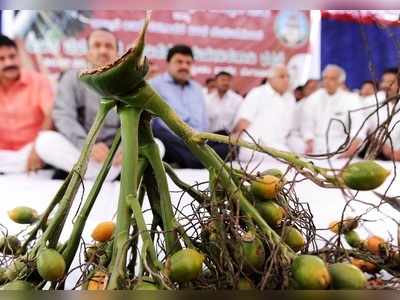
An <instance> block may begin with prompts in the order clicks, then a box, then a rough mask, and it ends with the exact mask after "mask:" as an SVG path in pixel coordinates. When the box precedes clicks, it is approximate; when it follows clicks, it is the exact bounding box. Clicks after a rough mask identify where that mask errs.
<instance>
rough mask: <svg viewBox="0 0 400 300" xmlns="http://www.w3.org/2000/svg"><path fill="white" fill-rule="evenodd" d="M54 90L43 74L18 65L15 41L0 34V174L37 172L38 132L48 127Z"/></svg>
mask: <svg viewBox="0 0 400 300" xmlns="http://www.w3.org/2000/svg"><path fill="white" fill-rule="evenodd" d="M52 105H53V92H52V88H51V85H50V82H49V81H48V80H47V78H45V77H44V76H43V75H41V74H39V73H37V72H34V71H28V70H25V69H23V68H22V67H21V60H20V54H19V52H18V47H17V44H16V43H15V42H14V41H13V40H11V39H10V38H8V37H6V36H4V35H0V120H1V121H0V173H22V172H30V171H36V170H38V169H40V168H42V167H43V165H44V163H43V161H42V160H41V159H40V157H39V156H38V154H37V147H36V141H37V136H38V134H39V132H41V131H42V130H46V129H50V128H51V127H52V122H51V109H52Z"/></svg>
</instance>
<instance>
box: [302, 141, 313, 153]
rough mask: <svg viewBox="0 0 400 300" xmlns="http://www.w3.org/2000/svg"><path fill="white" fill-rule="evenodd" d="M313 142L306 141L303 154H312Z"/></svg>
mask: <svg viewBox="0 0 400 300" xmlns="http://www.w3.org/2000/svg"><path fill="white" fill-rule="evenodd" d="M314 146H315V143H314V140H307V141H306V149H305V150H304V153H305V154H313V153H314V150H315V149H314Z"/></svg>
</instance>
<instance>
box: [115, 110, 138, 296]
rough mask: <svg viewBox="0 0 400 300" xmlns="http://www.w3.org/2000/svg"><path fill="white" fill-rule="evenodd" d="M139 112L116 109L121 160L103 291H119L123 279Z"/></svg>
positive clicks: (136, 151)
mask: <svg viewBox="0 0 400 300" xmlns="http://www.w3.org/2000/svg"><path fill="white" fill-rule="evenodd" d="M141 112H142V111H141V110H140V109H139V110H138V109H135V108H133V107H131V106H127V105H120V106H119V107H118V114H119V117H120V119H121V136H122V153H123V157H122V170H121V186H120V195H119V200H118V212H117V222H116V223H117V224H116V228H115V234H114V246H113V257H112V259H111V263H110V271H111V277H110V280H109V283H108V286H107V289H110V290H114V289H120V288H121V287H122V285H123V282H124V280H125V276H126V259H127V248H126V247H125V245H126V244H127V243H128V240H129V228H130V226H131V211H130V209H129V206H130V203H128V202H127V199H128V196H130V197H131V198H133V199H135V198H136V194H137V167H138V161H139V147H138V126H139V118H140V114H141ZM136 200H137V199H136ZM135 218H136V216H135ZM124 250H125V251H124Z"/></svg>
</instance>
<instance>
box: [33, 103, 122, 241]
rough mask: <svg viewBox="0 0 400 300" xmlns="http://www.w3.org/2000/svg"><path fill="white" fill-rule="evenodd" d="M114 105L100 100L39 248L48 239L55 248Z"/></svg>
mask: <svg viewBox="0 0 400 300" xmlns="http://www.w3.org/2000/svg"><path fill="white" fill-rule="evenodd" d="M114 106H115V102H114V101H113V100H109V99H103V100H102V101H101V102H100V106H99V110H98V111H97V114H96V117H95V120H94V123H93V125H92V127H91V128H90V131H89V133H88V136H87V138H86V141H85V145H84V146H83V149H82V151H81V155H80V157H79V160H78V162H77V163H76V165H75V166H74V167H73V169H72V171H71V172H72V173H73V175H72V178H71V181H70V183H69V185H68V188H67V190H66V191H65V194H64V196H63V198H62V199H61V201H60V204H59V207H58V210H57V212H56V214H55V216H54V219H53V220H52V222H51V224H49V226H48V228H47V229H46V231H45V232H44V234H43V236H42V238H41V240H40V242H39V248H41V247H45V246H46V241H49V245H48V247H50V248H55V247H56V246H57V243H58V239H59V237H60V234H61V231H62V228H63V227H64V224H65V220H66V219H67V216H68V213H69V211H70V209H71V205H72V202H73V200H74V198H75V196H76V193H77V192H78V189H79V186H80V184H81V178H84V176H85V173H86V169H87V164H88V161H89V157H90V153H91V151H92V148H93V145H94V143H95V141H96V138H97V135H98V133H99V132H100V129H101V127H102V125H103V124H104V120H105V118H106V116H107V114H108V112H109V111H110V110H111V109H112V108H113V107H114Z"/></svg>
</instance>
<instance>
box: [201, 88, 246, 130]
mask: <svg viewBox="0 0 400 300" xmlns="http://www.w3.org/2000/svg"><path fill="white" fill-rule="evenodd" d="M242 102H243V98H242V96H240V95H239V94H237V93H235V92H234V91H231V90H228V91H227V92H226V93H225V95H223V96H222V98H221V97H220V96H219V94H218V92H217V91H214V92H213V93H211V94H209V95H208V97H207V98H206V108H207V115H208V130H209V131H211V132H217V131H220V130H225V131H227V132H231V131H232V129H233V127H234V126H235V123H234V122H235V118H236V115H237V113H238V110H239V107H240V105H241V104H242Z"/></svg>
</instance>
